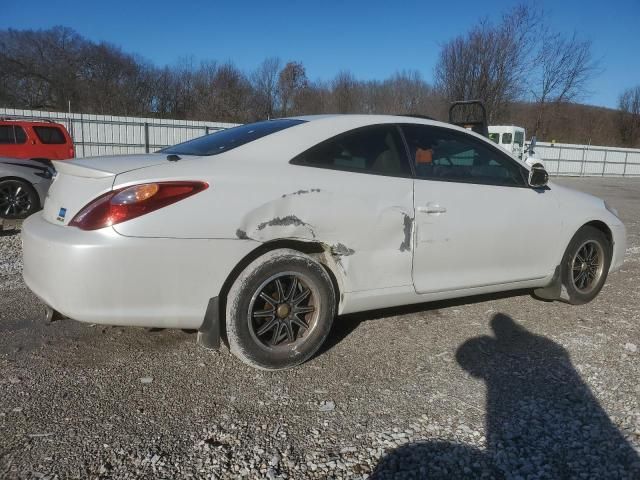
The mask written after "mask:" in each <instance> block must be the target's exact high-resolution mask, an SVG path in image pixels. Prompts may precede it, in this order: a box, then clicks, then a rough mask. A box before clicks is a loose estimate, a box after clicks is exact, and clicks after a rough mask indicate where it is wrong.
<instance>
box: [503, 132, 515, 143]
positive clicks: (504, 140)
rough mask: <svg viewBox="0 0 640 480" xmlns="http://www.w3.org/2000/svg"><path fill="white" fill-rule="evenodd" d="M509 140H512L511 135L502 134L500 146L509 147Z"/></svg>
mask: <svg viewBox="0 0 640 480" xmlns="http://www.w3.org/2000/svg"><path fill="white" fill-rule="evenodd" d="M511 140H513V134H511V133H503V134H502V144H503V145H511Z"/></svg>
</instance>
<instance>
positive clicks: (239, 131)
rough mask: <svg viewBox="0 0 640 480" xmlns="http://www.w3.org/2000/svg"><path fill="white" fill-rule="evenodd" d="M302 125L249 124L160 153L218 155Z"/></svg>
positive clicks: (281, 122) (296, 122)
mask: <svg viewBox="0 0 640 480" xmlns="http://www.w3.org/2000/svg"><path fill="white" fill-rule="evenodd" d="M301 123H304V120H294V119H287V118H283V119H279V120H266V121H264V122H256V123H248V124H247V125H241V126H239V127H234V128H229V129H227V130H220V131H219V132H215V133H211V134H209V135H205V136H204V137H199V138H196V139H194V140H189V141H188V142H184V143H179V144H178V145H174V146H173V147H169V148H165V149H163V150H160V152H161V153H174V154H176V155H216V154H219V153H223V152H228V151H229V150H233V149H234V148H237V147H239V146H241V145H245V144H247V143H249V142H253V141H254V140H257V139H259V138H262V137H265V136H267V135H270V134H272V133H275V132H279V131H280V130H284V129H285V128H289V127H293V126H294V125H299V124H301Z"/></svg>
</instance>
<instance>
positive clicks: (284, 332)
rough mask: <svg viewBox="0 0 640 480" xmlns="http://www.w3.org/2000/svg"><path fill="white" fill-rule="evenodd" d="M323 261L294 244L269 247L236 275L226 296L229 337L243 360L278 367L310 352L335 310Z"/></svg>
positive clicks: (320, 340)
mask: <svg viewBox="0 0 640 480" xmlns="http://www.w3.org/2000/svg"><path fill="white" fill-rule="evenodd" d="M335 303H336V301H335V292H334V290H333V285H332V283H331V279H330V278H329V275H328V274H327V272H326V271H325V270H324V267H323V266H322V265H321V264H320V263H318V262H316V261H315V260H314V259H312V258H311V257H309V256H307V255H305V254H303V253H300V252H298V251H295V250H290V249H278V250H274V251H272V252H268V253H267V254H265V255H263V256H262V257H260V258H258V259H256V260H255V261H253V262H252V263H251V264H249V266H247V268H245V270H244V271H243V272H242V273H241V274H240V276H239V277H238V278H237V279H236V281H235V282H234V284H233V286H232V287H231V289H230V290H229V295H228V298H227V309H226V322H227V340H228V342H229V349H230V350H231V352H232V353H233V354H234V355H236V356H237V357H239V358H240V359H241V360H242V361H243V362H245V363H247V364H249V365H251V366H253V367H257V368H261V369H265V370H279V369H284V368H290V367H293V366H295V365H298V364H300V363H302V362H304V361H306V360H308V359H309V358H311V357H312V356H313V355H314V354H315V353H316V352H317V351H318V349H319V348H320V347H321V346H322V344H323V343H324V341H325V339H326V338H327V335H328V334H329V331H330V329H331V325H332V323H333V317H334V316H335Z"/></svg>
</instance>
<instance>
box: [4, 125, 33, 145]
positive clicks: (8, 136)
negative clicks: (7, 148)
mask: <svg viewBox="0 0 640 480" xmlns="http://www.w3.org/2000/svg"><path fill="white" fill-rule="evenodd" d="M26 141H27V135H26V134H25V133H24V129H23V128H22V127H20V126H17V125H16V126H14V125H0V144H4V145H6V144H16V143H18V144H20V143H25V142H26Z"/></svg>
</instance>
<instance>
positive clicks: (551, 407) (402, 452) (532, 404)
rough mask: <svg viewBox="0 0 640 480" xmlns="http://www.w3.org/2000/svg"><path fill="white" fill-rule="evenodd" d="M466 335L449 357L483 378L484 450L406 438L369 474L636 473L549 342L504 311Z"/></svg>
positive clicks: (635, 461)
mask: <svg viewBox="0 0 640 480" xmlns="http://www.w3.org/2000/svg"><path fill="white" fill-rule="evenodd" d="M491 328H492V329H493V332H494V335H495V336H493V337H490V336H482V337H477V338H473V339H470V340H468V341H467V342H465V343H464V344H463V345H461V346H460V347H459V348H458V351H457V352H456V360H457V361H458V363H459V364H460V365H461V366H462V368H464V369H465V370H466V371H468V372H469V373H470V374H471V375H473V376H474V377H477V378H481V379H483V380H484V381H485V382H486V384H487V405H486V439H487V446H486V449H485V450H482V449H478V448H476V447H473V446H468V445H464V444H457V443H453V442H444V441H442V442H441V441H434V442H429V441H426V442H417V443H412V444H407V445H404V446H402V447H399V448H398V449H396V450H394V451H392V452H390V453H389V454H387V455H386V456H385V457H384V458H383V459H382V460H381V461H380V463H379V464H378V466H377V467H376V469H375V471H374V473H373V475H372V478H374V479H384V478H403V479H404V478H415V479H422V478H451V479H454V478H455V479H459V478H523V479H524V478H540V479H543V478H544V479H546V478H548V479H558V478H563V479H564V478H589V479H591V478H599V479H600V478H616V479H640V457H639V456H638V454H637V453H636V452H635V450H634V449H633V447H632V446H631V445H630V444H629V443H628V442H627V441H626V440H625V438H624V437H623V436H622V434H621V433H620V431H619V430H618V429H617V428H616V426H615V425H614V424H613V423H612V422H611V420H610V419H609V417H608V416H607V414H606V413H605V411H604V410H603V409H602V407H601V406H600V404H599V403H598V401H597V400H596V398H595V397H594V396H593V394H592V393H591V391H590V389H589V387H588V386H587V385H586V384H585V383H584V382H583V381H582V379H581V378H580V375H579V374H578V372H576V370H575V369H574V368H573V365H572V364H571V360H570V358H569V354H568V353H567V351H566V350H565V349H564V348H562V347H561V346H560V345H558V344H557V343H555V342H553V341H551V340H549V339H548V338H545V337H542V336H540V335H535V334H533V333H531V332H529V331H528V330H526V329H525V328H523V327H522V326H520V325H518V324H517V323H516V322H514V321H513V319H511V318H510V317H508V316H506V315H503V314H497V315H495V316H494V317H493V319H492V320H491Z"/></svg>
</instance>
